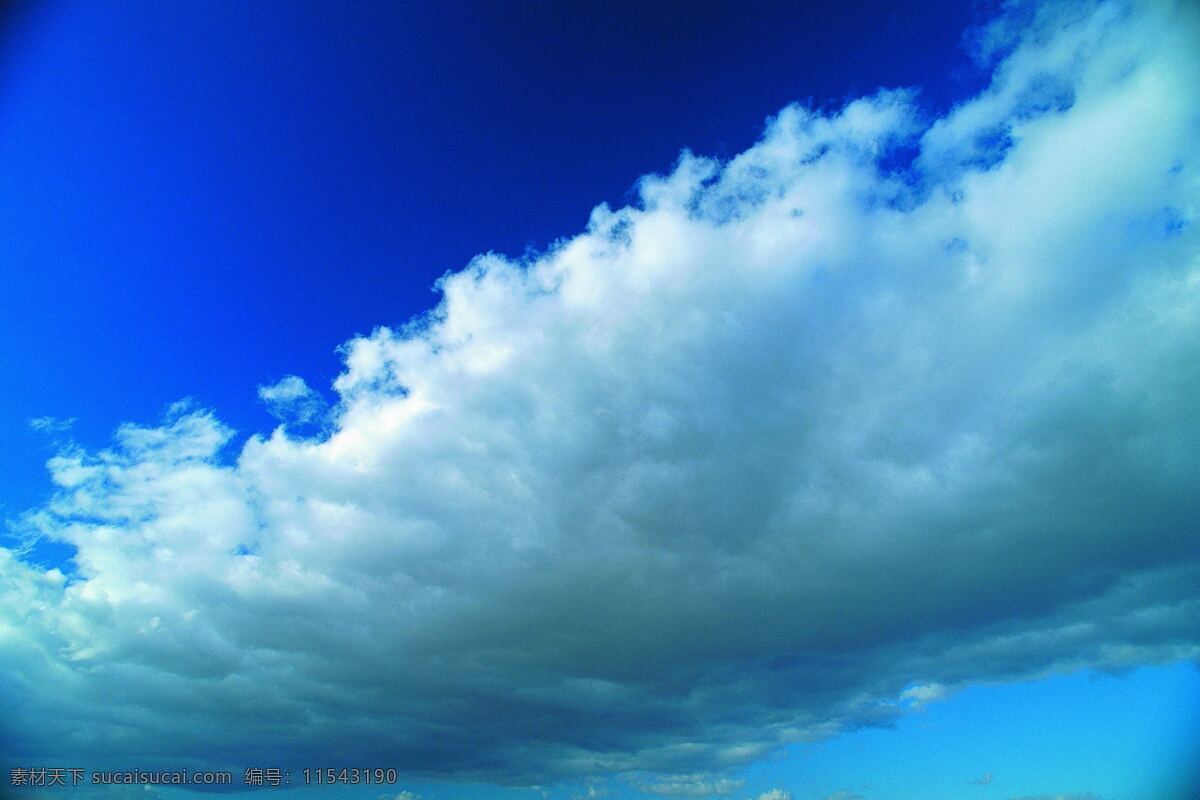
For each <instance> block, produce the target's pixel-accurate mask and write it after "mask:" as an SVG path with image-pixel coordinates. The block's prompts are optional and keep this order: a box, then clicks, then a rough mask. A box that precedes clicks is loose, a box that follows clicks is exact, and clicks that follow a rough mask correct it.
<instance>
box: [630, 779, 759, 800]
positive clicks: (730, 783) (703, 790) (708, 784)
mask: <svg viewBox="0 0 1200 800" xmlns="http://www.w3.org/2000/svg"><path fill="white" fill-rule="evenodd" d="M745 783H746V782H745V781H744V780H742V779H740V778H722V777H718V776H713V775H705V774H695V775H672V776H669V777H665V778H663V779H661V780H658V781H655V782H652V783H643V784H639V785H638V787H637V788H638V789H640V790H641V791H643V792H647V793H649V794H656V795H661V796H663V797H725V796H728V795H731V794H733V793H734V792H736V791H737V790H738V789H741V788H742V786H744V785H745ZM760 800H761V798H760Z"/></svg>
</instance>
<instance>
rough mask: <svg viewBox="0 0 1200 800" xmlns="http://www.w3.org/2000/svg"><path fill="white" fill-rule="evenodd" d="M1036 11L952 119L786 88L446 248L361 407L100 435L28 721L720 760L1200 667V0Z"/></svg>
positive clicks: (76, 483)
mask: <svg viewBox="0 0 1200 800" xmlns="http://www.w3.org/2000/svg"><path fill="white" fill-rule="evenodd" d="M1027 17H1028V18H1026V19H1023V20H1019V21H1018V22H1017V23H1012V22H1010V23H1006V24H1007V27H1003V26H1001V27H997V28H995V29H993V30H992V31H991V33H989V34H987V36H986V37H984V40H985V41H986V42H987V45H986V47H985V48H983V49H984V50H986V51H987V52H986V58H989V59H991V60H993V61H994V62H995V64H996V66H995V69H994V77H993V80H992V82H991V84H990V86H989V87H988V88H987V89H985V90H984V91H983V92H982V93H981V94H980V95H979V96H977V97H975V98H972V99H970V100H968V101H966V102H964V103H963V104H962V105H960V106H958V107H957V108H955V109H954V110H953V111H952V112H950V113H949V114H948V115H947V116H945V117H944V118H942V119H938V120H934V121H932V122H930V121H927V120H925V119H924V118H923V117H922V115H921V113H920V111H919V109H918V108H917V107H916V106H915V105H914V103H915V100H914V94H913V93H911V92H907V91H882V92H879V93H877V94H875V95H873V96H870V97H866V98H862V99H859V100H856V101H854V102H852V103H850V104H849V105H847V106H846V107H845V108H843V109H841V110H840V111H838V112H836V113H831V114H822V113H818V112H815V111H812V110H808V109H806V108H803V107H800V106H789V107H788V108H785V109H784V110H783V111H781V112H780V113H779V114H778V115H777V116H775V117H774V118H773V119H772V120H771V121H770V122H769V124H768V126H767V128H766V131H765V133H764V134H763V136H762V139H761V140H760V141H759V142H758V143H757V144H755V145H754V146H753V147H751V148H750V149H749V150H747V151H746V152H744V153H742V154H740V155H738V156H736V157H735V158H732V159H731V160H729V161H727V162H724V163H721V162H718V161H715V160H712V159H707V158H703V157H699V156H695V155H692V154H684V155H683V156H682V157H681V158H680V160H679V163H678V164H677V165H676V166H675V168H674V169H673V170H671V171H670V172H669V173H667V174H664V175H654V176H648V177H646V178H644V179H643V180H642V181H641V182H640V183H639V197H638V200H637V202H635V203H634V204H632V205H631V206H629V207H626V208H620V209H610V208H608V207H605V206H601V207H599V208H597V209H596V210H595V212H594V213H593V214H592V216H591V219H590V222H589V224H588V226H587V229H586V230H585V231H584V232H582V233H580V234H579V235H577V236H574V237H571V238H567V239H564V240H562V241H561V242H559V243H557V244H556V245H555V246H554V247H553V248H551V249H550V250H549V251H548V252H546V253H544V254H541V255H537V256H533V257H529V258H527V259H526V260H523V261H520V262H515V261H512V260H509V259H506V258H503V257H501V256H498V255H494V254H489V255H485V256H481V257H479V258H478V259H476V260H475V261H473V262H472V263H471V264H470V265H469V266H468V267H467V268H466V269H464V270H462V271H461V272H457V273H454V274H451V275H448V276H447V277H446V278H445V279H444V280H443V281H442V282H441V284H440V289H441V291H442V299H441V302H440V304H439V306H438V307H437V309H436V310H434V311H433V312H431V313H430V314H429V315H427V316H426V317H424V318H422V319H419V320H416V321H414V323H413V324H412V325H410V326H408V327H406V328H404V329H399V330H397V329H390V328H379V329H377V330H375V331H374V332H373V333H371V334H370V335H366V336H361V337H358V338H356V339H354V340H353V341H351V342H349V343H348V344H347V345H346V346H345V348H344V359H345V365H344V371H343V372H342V373H341V375H340V376H339V377H338V379H337V381H336V383H335V387H334V388H335V390H336V392H337V401H336V404H335V405H334V407H332V408H331V409H330V410H329V414H330V416H329V421H328V423H327V424H328V429H327V430H325V432H324V433H323V434H322V435H320V436H311V437H303V438H302V437H297V436H294V435H292V434H291V433H289V430H288V429H287V426H281V427H280V428H279V429H277V430H276V431H274V432H273V433H272V434H271V435H270V436H258V437H253V438H251V439H250V441H248V442H247V443H246V444H245V445H244V447H242V448H241V449H240V450H238V451H236V452H230V451H229V447H228V446H229V443H230V440H231V435H232V434H231V431H230V430H229V429H228V428H227V427H226V426H224V425H223V424H222V423H221V422H220V421H219V419H218V417H217V416H216V415H215V414H214V413H212V412H209V411H206V410H203V409H197V408H194V407H187V406H179V407H176V408H173V409H172V410H171V411H170V412H169V413H168V414H167V416H166V418H165V419H164V420H163V421H162V422H161V423H159V424H154V425H133V424H130V425H126V426H124V427H122V428H121V429H120V430H119V431H118V432H117V434H116V437H115V440H114V442H113V444H112V446H111V447H110V448H108V449H106V450H102V451H99V452H85V451H80V450H76V449H68V450H64V451H63V452H62V453H61V454H59V455H58V456H56V457H55V458H54V459H52V460H51V461H50V464H49V467H50V473H51V476H52V478H53V480H54V482H55V484H56V485H57V487H58V492H57V494H56V496H55V497H54V499H53V500H51V501H50V502H49V503H47V504H46V505H45V506H43V507H41V508H37V509H34V510H32V511H30V512H29V513H28V514H27V515H26V516H24V517H23V518H22V519H21V520H20V521H19V523H18V524H19V526H20V527H21V528H22V529H23V530H25V531H26V532H27V534H29V535H38V536H44V537H46V538H48V539H52V540H55V541H58V542H65V543H68V544H70V545H73V546H74V547H75V548H77V551H78V554H77V556H76V558H75V563H74V571H73V572H71V573H70V574H64V572H62V571H60V570H57V569H49V570H47V569H43V568H40V567H37V566H34V565H31V564H28V563H25V562H24V561H22V560H21V558H20V557H19V555H18V554H17V553H14V552H13V551H11V550H5V549H0V667H2V668H0V695H2V696H4V697H5V698H8V699H9V700H8V705H7V709H6V714H5V716H4V718H3V720H2V721H0V747H2V749H3V751H4V752H7V753H9V754H11V755H12V756H13V757H19V758H22V759H26V760H31V761H38V760H40V761H49V760H61V759H62V758H67V757H70V758H72V759H75V760H79V761H81V762H82V761H84V760H86V761H87V762H88V763H89V764H94V765H96V767H97V768H99V766H100V765H101V764H102V763H105V762H107V761H110V760H114V759H115V760H117V761H119V762H120V763H121V764H123V765H127V764H129V763H130V761H131V760H139V761H140V763H144V764H147V765H149V764H154V763H162V764H164V765H168V766H169V767H170V768H180V767H181V766H197V767H200V768H217V767H220V766H221V765H226V764H228V765H234V766H236V765H238V764H245V763H246V762H247V761H254V762H262V763H271V764H279V765H284V764H307V763H316V762H318V761H319V762H320V763H386V764H393V765H395V766H397V767H399V768H401V769H402V770H404V771H406V773H408V774H412V775H415V774H418V773H420V774H428V775H440V774H455V775H457V776H459V777H463V778H466V777H471V776H474V777H477V778H480V779H484V780H491V781H514V782H527V783H545V782H549V781H553V780H555V779H558V778H563V777H568V776H583V775H594V774H599V773H606V772H613V771H641V772H654V773H663V774H684V775H687V774H690V773H694V772H695V771H697V770H705V771H719V770H721V769H723V768H725V767H731V766H736V765H740V764H744V763H746V762H748V761H750V760H753V759H755V758H759V757H762V756H764V755H766V754H768V753H770V752H771V751H772V750H774V749H776V748H778V747H779V746H781V745H782V744H784V743H787V742H792V741H797V740H803V739H806V738H814V737H819V736H826V735H832V734H836V733H837V732H838V731H841V730H845V729H847V728H853V727H857V726H863V725H870V724H876V723H881V722H886V721H887V720H889V719H891V718H893V717H894V716H895V715H896V714H901V713H907V711H906V709H907V708H908V707H909V706H910V705H911V702H910V701H913V700H914V699H915V700H919V699H920V698H915V697H914V696H913V695H911V694H909V695H908V697H907V698H904V700H903V702H902V701H901V700H902V697H903V695H904V693H905V691H906V689H908V691H909V692H911V691H912V689H911V688H909V687H914V686H924V687H930V686H939V687H946V688H947V689H950V690H952V689H953V688H955V687H958V686H961V685H964V684H966V683H969V682H976V681H1004V680H1014V679H1019V678H1026V677H1030V676H1035V675H1039V674H1044V673H1047V672H1049V671H1053V670H1062V669H1072V668H1078V667H1097V668H1116V667H1120V666H1122V665H1129V664H1137V663H1145V662H1153V661H1160V660H1166V659H1182V658H1197V657H1200V636H1198V635H1197V631H1200V588H1198V587H1200V557H1198V555H1197V554H1198V553H1200V529H1198V528H1197V526H1196V525H1195V520H1196V519H1200V491H1197V488H1198V487H1197V478H1196V476H1197V475H1200V463H1198V462H1200V413H1198V412H1200V405H1198V403H1200V400H1198V398H1200V391H1198V389H1200V259H1198V252H1200V232H1198V230H1200V229H1198V228H1197V226H1196V225H1195V224H1194V221H1195V219H1196V216H1197V214H1198V213H1200V144H1198V143H1200V135H1198V134H1200V127H1198V120H1200V92H1198V91H1197V88H1196V87H1197V86H1200V51H1198V50H1197V48H1195V46H1194V45H1195V42H1196V41H1197V39H1198V38H1200V25H1198V21H1197V11H1196V9H1195V8H1194V7H1192V6H1188V5H1185V4H1179V5H1176V6H1171V5H1169V4H1165V3H1163V4H1146V5H1134V6H1129V5H1124V4H1119V3H1099V4H1096V5H1094V6H1090V7H1088V9H1087V10H1086V13H1085V12H1078V13H1071V14H1062V13H1057V14H1056V13H1050V12H1044V13H1035V14H1031V15H1027ZM988 37H990V38H988ZM981 52H982V50H981ZM897 148H899V149H900V152H904V151H912V150H915V151H916V152H917V153H918V155H917V156H916V158H915V160H914V161H913V162H912V163H911V165H908V164H907V162H903V159H900V161H901V162H903V163H902V164H901V166H897V165H896V164H897V159H896V158H895V157H893V156H894V155H895V153H896V152H897ZM310 393H311V390H310V389H308V387H307V386H306V385H305V384H304V383H303V382H302V381H301V380H300V379H299V378H287V379H285V380H284V381H283V382H281V383H279V384H276V385H275V386H273V387H268V388H265V389H264V390H263V397H264V400H266V401H267V402H268V403H271V404H273V407H276V408H277V410H279V411H280V413H284V409H285V408H291V409H292V410H293V415H294V414H295V409H296V408H297V406H296V404H297V403H298V404H299V406H298V407H299V408H300V409H301V410H300V411H299V416H301V417H303V416H304V415H305V414H308V413H310V412H308V411H305V410H303V409H308V408H310V407H311V406H310V405H307V404H308V403H309V401H310V400H311V399H312V397H311V394H310ZM312 413H316V412H315V411H313V412H312ZM307 419H308V421H311V420H312V419H313V417H311V416H309V417H308V418H307ZM721 780H727V779H720V778H712V779H709V778H704V779H697V780H694V781H692V782H691V783H692V785H694V786H695V787H696V788H699V787H700V785H701V784H704V787H703V788H705V789H707V790H709V791H708V792H707V793H709V794H722V793H726V794H727V793H728V792H727V791H724V789H726V788H728V790H729V791H734V790H736V789H737V788H738V786H734V785H733V783H736V782H730V783H721V782H720V781H721ZM687 783H688V781H686V780H676V779H669V778H663V779H659V780H652V781H650V782H649V783H648V784H647V785H649V786H657V787H659V789H668V788H671V787H674V788H675V789H683V788H684V787H685V785H686V784H687ZM739 786H740V784H739ZM659 793H661V794H668V793H670V792H667V791H660V792H659ZM676 793H678V792H676Z"/></svg>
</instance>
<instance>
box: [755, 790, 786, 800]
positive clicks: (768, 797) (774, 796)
mask: <svg viewBox="0 0 1200 800" xmlns="http://www.w3.org/2000/svg"><path fill="white" fill-rule="evenodd" d="M758 800H792V793H791V792H789V791H788V790H787V789H771V790H769V791H766V792H763V793H762V794H760V795H759V796H758Z"/></svg>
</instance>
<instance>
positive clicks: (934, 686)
mask: <svg viewBox="0 0 1200 800" xmlns="http://www.w3.org/2000/svg"><path fill="white" fill-rule="evenodd" d="M945 696H946V687H945V686H942V685H941V684H940V683H923V684H920V685H918V686H913V687H911V688H908V689H905V690H904V691H903V692H901V693H900V700H901V701H902V702H905V703H907V704H908V705H910V706H912V707H913V708H921V707H922V706H924V705H925V704H927V703H933V702H935V701H937V700H941V699H942V698H944V697H945Z"/></svg>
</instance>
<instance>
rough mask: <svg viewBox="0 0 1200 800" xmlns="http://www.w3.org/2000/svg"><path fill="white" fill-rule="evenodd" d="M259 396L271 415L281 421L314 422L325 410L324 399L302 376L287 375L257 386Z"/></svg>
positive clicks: (299, 423) (295, 422)
mask: <svg viewBox="0 0 1200 800" xmlns="http://www.w3.org/2000/svg"><path fill="white" fill-rule="evenodd" d="M258 396H259V398H260V399H261V400H262V401H263V402H264V403H266V404H267V409H268V410H269V411H270V412H271V414H272V416H274V417H276V418H277V419H279V420H280V421H281V422H283V423H285V424H286V423H294V424H298V425H303V424H305V423H309V422H314V421H316V420H318V419H319V418H320V417H321V416H323V415H324V414H325V412H326V405H325V401H324V399H322V397H321V396H320V395H319V394H317V393H316V392H315V391H313V390H312V388H310V387H309V385H308V384H307V383H305V382H304V379H303V378H300V377H297V376H295V375H288V376H286V377H284V378H282V379H281V380H279V381H278V382H276V383H273V384H271V385H269V386H260V387H258Z"/></svg>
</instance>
